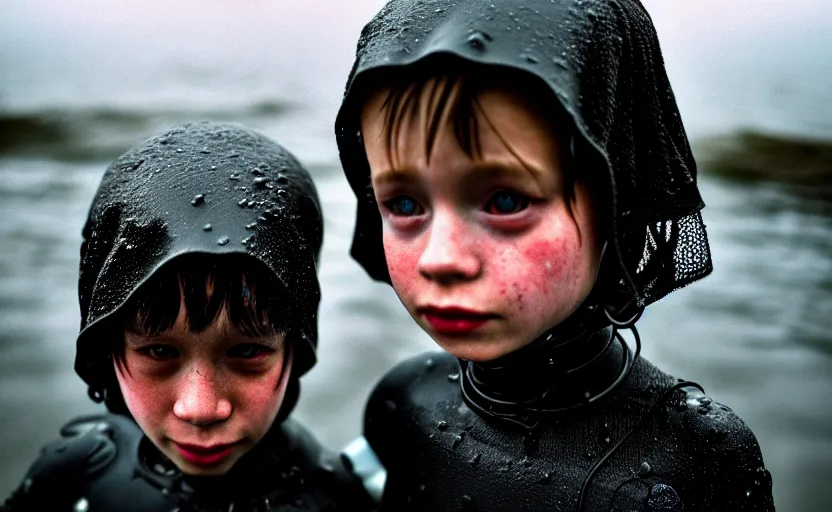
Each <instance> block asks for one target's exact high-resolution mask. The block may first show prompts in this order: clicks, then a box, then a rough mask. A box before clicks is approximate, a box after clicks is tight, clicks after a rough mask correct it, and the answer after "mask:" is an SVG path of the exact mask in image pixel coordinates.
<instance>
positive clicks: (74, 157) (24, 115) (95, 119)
mask: <svg viewBox="0 0 832 512" xmlns="http://www.w3.org/2000/svg"><path fill="white" fill-rule="evenodd" d="M290 110H291V105H289V104H287V103H280V102H272V101H269V102H260V103H254V104H251V105H248V106H244V107H242V108H238V109H224V110H216V109H215V110H212V109H181V108H179V109H177V108H173V109H158V110H147V109H143V110H131V109H122V108H115V107H97V108H84V109H45V110H40V111H34V112H9V111H5V112H3V111H0V156H16V157H37V158H44V159H53V160H59V161H71V162H79V161H80V162H99V161H106V160H112V159H114V158H116V157H117V156H119V155H120V154H121V153H123V152H124V151H125V150H126V149H128V148H129V147H131V146H133V145H134V144H136V143H137V142H138V141H140V140H142V139H144V138H145V137H148V136H150V135H153V134H154V133H156V132H158V131H160V130H161V129H163V128H165V127H167V126H170V125H173V124H177V123H181V122H185V121H195V120H202V119H210V120H214V121H229V122H239V123H244V124H250V123H261V122H263V121H267V120H270V119H274V118H277V117H280V116H282V115H284V114H285V113H286V112H288V111H290Z"/></svg>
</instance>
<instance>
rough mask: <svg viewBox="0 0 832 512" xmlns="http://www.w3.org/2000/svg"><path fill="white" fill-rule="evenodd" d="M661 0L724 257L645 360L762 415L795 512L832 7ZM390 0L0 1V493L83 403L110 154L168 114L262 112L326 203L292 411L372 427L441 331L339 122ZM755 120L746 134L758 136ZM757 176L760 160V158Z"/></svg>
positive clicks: (806, 434) (830, 441)
mask: <svg viewBox="0 0 832 512" xmlns="http://www.w3.org/2000/svg"><path fill="white" fill-rule="evenodd" d="M678 4H680V2H668V1H667V0H649V1H645V5H646V6H647V8H648V10H650V12H651V14H652V15H653V18H654V22H655V24H656V26H657V30H658V32H659V36H660V39H661V42H662V45H663V49H664V52H665V62H666V66H667V69H668V73H669V75H670V78H671V81H672V82H673V84H674V88H675V92H676V96H677V99H678V101H679V104H680V108H681V110H682V115H683V118H684V120H685V123H686V125H687V127H688V129H689V132H690V135H691V138H692V140H693V142H694V147H695V149H696V152H697V157H698V159H699V161H700V167H701V170H702V172H701V179H700V184H701V189H702V193H703V196H704V198H705V201H706V203H707V208H706V209H705V210H704V214H703V215H704V218H705V221H706V223H707V225H708V230H709V235H710V239H711V246H712V250H713V258H714V265H715V270H714V273H713V274H712V275H711V276H710V277H708V278H707V279H705V280H704V281H702V282H700V283H697V284H694V285H692V286H690V287H689V288H686V289H683V290H681V291H679V292H676V293H674V294H672V295H671V296H669V297H668V298H666V299H664V300H662V301H660V302H659V303H657V304H655V305H654V306H651V307H650V308H648V310H647V312H646V313H645V316H644V318H643V320H642V321H641V322H640V323H639V326H640V331H641V335H642V339H643V342H644V350H643V353H644V355H645V357H647V358H648V359H650V360H651V361H653V362H654V363H656V364H658V365H659V366H660V367H661V368H663V369H664V370H666V371H669V372H671V373H673V374H675V375H677V376H678V377H684V378H687V379H691V380H696V381H698V382H700V383H701V384H702V385H703V386H704V387H705V388H706V390H708V392H709V393H710V394H711V395H713V396H714V397H716V399H717V400H719V401H721V402H724V403H726V404H728V405H730V406H731V407H732V408H733V409H734V410H735V411H736V412H737V413H738V414H739V415H740V416H741V417H742V418H743V419H744V420H745V421H746V422H747V423H748V425H749V426H750V427H751V428H752V429H753V430H754V432H755V433H756V434H757V437H758V439H759V441H760V444H761V445H762V449H763V455H764V458H765V461H766V465H767V467H768V468H769V469H770V471H771V472H772V475H773V478H774V495H775V500H776V504H777V508H778V510H779V511H785V512H804V511H807V512H808V511H824V510H828V507H829V505H828V504H829V503H832V486H830V485H829V484H828V483H827V482H828V481H829V480H830V479H832V408H830V406H832V398H830V397H832V336H830V334H829V333H830V329H832V192H830V183H832V157H830V156H829V155H830V154H832V153H831V152H830V151H829V147H830V142H829V141H832V106H831V105H832V58H830V57H829V55H830V52H831V51H832V29H830V28H829V23H828V20H830V19H832V5H821V2H818V1H815V2H812V1H809V0H792V1H787V0H768V1H762V0H754V1H751V0H735V1H731V0H721V1H716V0H698V1H690V2H686V4H687V5H685V6H680V5H678ZM381 5H382V2H379V1H370V0H362V1H354V2H352V1H351V2H347V1H343V2H341V1H331V0H310V1H304V2H281V1H266V0H241V1H237V2H234V3H233V4H232V3H229V2H224V1H219V0H199V1H198V0H184V1H181V2H161V1H158V0H151V1H145V2H141V3H140V2H132V3H115V2H108V1H105V0H98V1H93V0H66V1H64V2H54V1H50V0H6V1H5V2H3V3H2V5H1V6H0V248H2V252H0V499H3V498H4V497H5V496H7V495H8V494H9V492H10V491H11V490H12V488H13V487H14V486H16V485H17V484H18V483H19V481H20V478H21V477H22V475H23V473H24V472H25V470H26V468H27V467H28V465H29V464H30V463H31V462H32V460H34V458H35V456H36V455H37V452H38V450H39V448H40V446H41V445H42V444H43V443H44V442H45V441H47V440H49V439H51V438H53V437H54V436H55V435H56V434H57V431H58V429H59V427H60V426H61V425H62V424H63V423H64V422H65V421H66V420H67V419H69V418H70V417H71V416H73V415H77V414H80V413H84V412H90V411H95V410H98V406H96V405H95V404H93V403H92V402H91V401H90V400H89V399H88V398H87V396H86V389H85V386H84V385H83V384H82V382H81V380H80V379H79V378H78V377H77V376H76V375H75V374H74V372H73V370H72V363H73V357H74V342H75V335H76V334H77V328H78V322H79V317H78V308H77V300H76V291H75V286H76V280H77V266H78V251H79V246H80V241H81V238H80V232H81V226H82V224H83V221H84V218H85V216H86V209H87V207H88V204H89V201H90V200H91V199H92V196H93V194H94V192H95V188H96V186H97V183H98V180H99V179H100V177H101V174H102V173H103V171H104V169H105V168H106V166H107V163H108V162H109V160H111V159H112V158H114V157H115V156H117V155H118V154H119V153H121V152H122V151H123V150H125V149H126V148H127V147H129V146H130V145H132V144H134V143H136V142H138V141H139V140H141V139H142V138H144V137H145V136H147V135H150V134H152V133H154V132H155V131H158V130H159V129H161V128H163V127H165V126H167V125H170V124H173V123H176V122H180V121H185V120H194V119H218V120H227V121H234V122H240V123H243V124H246V125H248V126H251V127H253V128H256V129H259V130H260V131H262V132H264V133H266V134H267V135H269V136H272V137H274V138H275V139H276V140H278V141H279V142H281V143H282V144H284V145H285V146H287V147H288V148H289V149H290V150H291V151H292V152H293V153H295V154H296V155H297V156H298V157H299V158H300V160H301V161H303V162H304V164H306V165H307V167H308V168H309V169H310V170H311V172H312V173H313V175H314V177H315V180H316V183H317V184H318V187H319V191H320V195H321V197H322V199H323V202H324V213H325V217H326V239H325V246H324V254H323V261H322V265H321V276H320V277H321V281H322V286H323V302H322V304H321V325H320V327H321V341H320V351H319V364H318V366H316V367H315V368H314V369H313V370H312V372H311V373H310V374H309V375H308V376H307V377H306V378H304V380H303V392H302V395H301V402H300V405H299V407H298V409H297V416H298V417H299V418H300V419H301V420H302V421H304V422H306V423H307V424H308V425H309V426H310V427H311V428H312V429H313V430H314V431H315V432H316V433H317V434H318V435H319V436H320V438H321V440H322V441H324V442H325V443H327V444H329V445H331V446H333V447H338V446H341V445H343V444H344V443H346V442H348V441H349V440H350V439H352V438H353V437H355V436H356V435H358V433H359V432H360V426H361V416H362V412H363V402H364V400H365V398H366V396H367V394H368V393H369V391H370V389H371V388H372V386H373V384H374V382H375V381H376V380H377V379H378V378H379V377H380V376H381V375H382V374H383V373H384V372H385V371H386V370H387V369H388V368H390V367H391V366H392V365H393V364H394V363H396V362H397V361H399V360H401V359H403V358H405V357H407V356H409V355H412V354H416V353H418V352H420V351H424V350H428V349H433V347H434V345H433V343H432V342H431V341H430V339H428V338H427V337H426V336H425V335H424V334H423V333H422V332H421V331H420V330H419V329H418V328H417V327H416V325H415V324H414V323H413V322H412V321H411V320H410V318H409V317H408V316H407V314H406V313H405V311H404V309H403V308H402V307H401V305H400V303H399V302H398V299H397V298H396V297H395V295H394V293H393V292H392V290H391V289H389V287H387V286H383V285H380V284H377V283H374V282H372V281H370V279H369V278H368V277H366V275H365V274H364V273H363V271H362V270H361V269H360V268H359V267H358V265H357V264H355V263H354V262H353V261H352V260H351V259H350V258H349V257H348V247H349V243H350V238H351V234H352V222H353V215H354V208H355V206H354V199H353V196H352V194H351V192H350V191H349V188H348V186H347V184H346V181H345V180H344V178H343V177H342V174H341V171H340V167H339V162H338V158H337V151H336V148H335V141H334V137H333V128H332V124H333V120H334V116H335V112H336V110H337V107H338V104H339V101H340V98H341V95H342V92H343V85H344V80H345V78H346V76H347V73H348V72H349V69H350V66H351V64H352V55H353V51H354V45H355V41H356V39H357V37H358V33H359V31H360V29H361V26H362V25H363V23H364V22H365V21H366V20H368V19H369V18H370V17H371V16H372V14H373V13H374V12H375V11H376V10H377V9H378V8H379V7H380V6H381ZM749 134H751V135H749ZM749 169H751V170H750V171H749Z"/></svg>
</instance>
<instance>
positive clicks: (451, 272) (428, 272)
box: [417, 209, 482, 284]
mask: <svg viewBox="0 0 832 512" xmlns="http://www.w3.org/2000/svg"><path fill="white" fill-rule="evenodd" d="M432 217H433V218H432V219H431V225H430V228H429V232H428V235H427V236H428V241H427V245H426V246H425V248H424V250H423V251H422V254H421V256H420V257H419V260H418V262H417V270H418V271H419V273H420V274H421V275H422V276H424V277H425V278H426V279H428V280H431V281H436V282H438V283H440V284H447V283H450V282H454V281H466V280H471V279H474V278H475V277H477V276H478V275H479V274H480V272H481V271H482V261H481V259H480V257H479V255H478V249H477V247H476V246H475V245H476V244H475V242H476V241H475V237H474V236H472V233H471V229H472V228H471V227H470V226H469V225H468V222H467V221H466V220H465V219H464V218H462V217H461V216H460V215H458V214H457V213H455V212H454V211H453V210H450V209H435V210H434V212H433V215H432Z"/></svg>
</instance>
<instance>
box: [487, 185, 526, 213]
mask: <svg viewBox="0 0 832 512" xmlns="http://www.w3.org/2000/svg"><path fill="white" fill-rule="evenodd" d="M500 196H503V197H504V198H506V197H507V198H509V199H514V200H515V201H516V204H515V206H514V208H510V210H511V211H504V212H501V211H492V210H493V209H494V208H493V207H496V205H497V204H498V203H497V201H498V199H500ZM530 204H531V198H530V197H529V196H527V195H525V194H521V193H519V192H512V191H509V190H501V191H499V192H497V193H495V194H493V195H492V196H491V198H489V200H488V202H486V203H485V211H486V213H489V214H491V215H511V214H514V213H518V212H521V211H523V210H525V209H526V208H528V207H529V205H530Z"/></svg>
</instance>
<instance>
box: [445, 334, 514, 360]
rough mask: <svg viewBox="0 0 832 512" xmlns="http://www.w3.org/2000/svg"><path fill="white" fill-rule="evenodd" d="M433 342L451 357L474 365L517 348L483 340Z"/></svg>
mask: <svg viewBox="0 0 832 512" xmlns="http://www.w3.org/2000/svg"><path fill="white" fill-rule="evenodd" d="M433 340H434V341H435V342H436V344H437V345H439V346H440V347H442V348H443V349H445V351H447V352H448V353H450V354H451V355H452V356H454V357H456V358H458V359H465V360H466V361H473V362H475V363H484V362H486V361H493V360H494V359H497V358H500V357H502V356H504V355H506V354H508V353H510V352H513V351H515V350H516V349H517V348H518V347H514V346H512V345H510V344H507V343H500V342H492V341H484V340H470V341H460V340H448V339H437V337H434V338H433Z"/></svg>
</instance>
